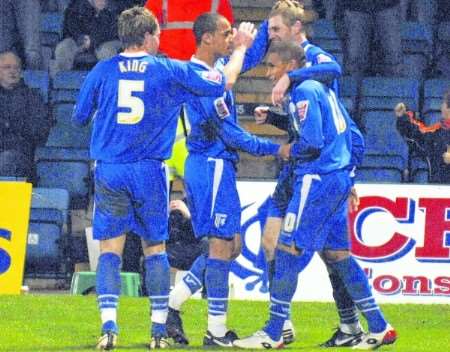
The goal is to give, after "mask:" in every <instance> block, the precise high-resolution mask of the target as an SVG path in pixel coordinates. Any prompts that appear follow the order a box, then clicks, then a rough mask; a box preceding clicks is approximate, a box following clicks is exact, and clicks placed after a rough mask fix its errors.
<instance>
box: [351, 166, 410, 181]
mask: <svg viewBox="0 0 450 352" xmlns="http://www.w3.org/2000/svg"><path fill="white" fill-rule="evenodd" d="M356 182H359V183H360V182H368V183H400V182H402V174H401V172H399V170H398V169H395V168H388V167H387V168H383V167H379V168H366V167H364V166H362V167H359V168H358V170H357V172H356Z"/></svg>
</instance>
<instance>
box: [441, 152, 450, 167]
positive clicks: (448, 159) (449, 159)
mask: <svg viewBox="0 0 450 352" xmlns="http://www.w3.org/2000/svg"><path fill="white" fill-rule="evenodd" d="M447 150H448V148H447ZM442 158H443V159H444V163H446V164H447V165H448V164H450V152H449V151H446V152H445V153H444V154H442Z"/></svg>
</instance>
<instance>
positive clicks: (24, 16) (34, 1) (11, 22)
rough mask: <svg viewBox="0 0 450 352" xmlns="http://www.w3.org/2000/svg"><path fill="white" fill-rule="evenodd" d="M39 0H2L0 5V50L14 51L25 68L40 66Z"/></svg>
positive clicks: (32, 68)
mask: <svg viewBox="0 0 450 352" xmlns="http://www.w3.org/2000/svg"><path fill="white" fill-rule="evenodd" d="M40 19H41V4H40V0H3V1H2V4H1V5H0V52H5V51H14V52H16V53H19V54H20V55H21V56H22V57H23V58H24V59H25V65H26V68H27V69H30V70H39V69H40V68H41V64H42V61H41V41H40Z"/></svg>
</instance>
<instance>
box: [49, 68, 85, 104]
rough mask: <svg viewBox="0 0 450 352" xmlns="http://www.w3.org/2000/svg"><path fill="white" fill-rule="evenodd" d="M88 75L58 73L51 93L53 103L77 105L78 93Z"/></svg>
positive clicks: (77, 72) (73, 72)
mask: <svg viewBox="0 0 450 352" xmlns="http://www.w3.org/2000/svg"><path fill="white" fill-rule="evenodd" d="M86 75H87V72H86V71H64V72H58V73H57V74H56V76H55V78H54V79H53V89H52V92H51V101H52V103H53V104H64V103H72V104H74V103H76V101H77V98H78V92H79V90H80V88H81V85H82V84H83V81H84V79H85V78H86Z"/></svg>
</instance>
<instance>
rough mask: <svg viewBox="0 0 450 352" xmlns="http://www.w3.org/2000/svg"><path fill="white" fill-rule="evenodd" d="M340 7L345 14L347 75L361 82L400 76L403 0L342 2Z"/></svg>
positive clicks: (345, 63)
mask: <svg viewBox="0 0 450 352" xmlns="http://www.w3.org/2000/svg"><path fill="white" fill-rule="evenodd" d="M337 7H338V9H339V11H343V12H344V22H345V40H344V41H343V42H344V49H345V50H344V65H345V71H346V73H347V74H349V75H351V76H353V77H354V78H356V79H358V80H359V79H360V78H361V77H363V76H368V75H378V74H381V75H383V76H389V77H392V76H400V75H401V74H402V66H403V64H402V62H403V61H402V60H403V57H402V40H401V23H402V20H401V10H400V0H383V1H382V0H338V3H337ZM375 39H378V40H377V41H375ZM369 69H370V70H369Z"/></svg>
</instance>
